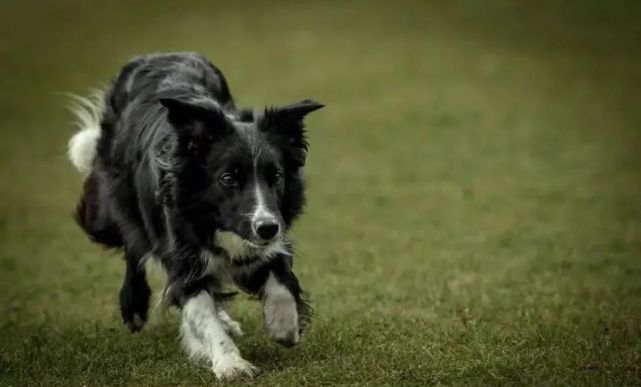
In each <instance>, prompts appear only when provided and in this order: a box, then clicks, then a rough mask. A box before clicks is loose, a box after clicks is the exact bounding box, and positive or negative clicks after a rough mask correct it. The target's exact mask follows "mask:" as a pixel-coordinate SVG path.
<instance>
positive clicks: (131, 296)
mask: <svg viewBox="0 0 641 387" xmlns="http://www.w3.org/2000/svg"><path fill="white" fill-rule="evenodd" d="M142 258H143V256H142V255H141V254H139V253H135V252H134V251H132V250H131V249H128V250H127V251H126V252H125V260H126V261H127V262H126V264H127V269H126V271H125V280H124V283H123V284H122V288H121V289H120V312H121V314H122V320H123V322H124V323H125V325H127V327H128V328H129V330H131V331H132V332H137V331H139V330H140V329H142V327H143V326H144V325H145V322H146V321H147V313H148V310H149V298H150V296H151V289H150V288H149V284H148V283H147V276H146V273H145V267H144V263H143V262H142Z"/></svg>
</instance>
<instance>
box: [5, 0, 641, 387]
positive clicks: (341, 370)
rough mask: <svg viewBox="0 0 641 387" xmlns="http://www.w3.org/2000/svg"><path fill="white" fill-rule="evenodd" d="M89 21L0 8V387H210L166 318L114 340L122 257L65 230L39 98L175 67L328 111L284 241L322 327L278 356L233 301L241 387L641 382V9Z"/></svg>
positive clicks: (331, 12) (115, 15)
mask: <svg viewBox="0 0 641 387" xmlns="http://www.w3.org/2000/svg"><path fill="white" fill-rule="evenodd" d="M95 3H96V4H93V5H90V4H89V2H82V1H73V2H72V1H66V0H65V1H58V2H49V3H48V4H46V3H43V2H37V1H34V0H26V1H20V2H18V1H15V0H12V1H5V2H4V3H3V5H1V6H0V80H1V82H0V84H1V85H2V91H1V92H0V187H1V188H0V385H7V386H9V385H13V386H33V385H60V386H81V385H89V386H99V385H144V384H150V385H183V386H193V385H211V384H215V383H216V381H215V378H214V376H213V374H212V373H211V372H210V371H209V370H208V369H206V368H205V367H202V366H199V365H196V364H193V363H190V362H189V361H187V360H186V359H185V356H184V355H183V354H182V353H181V352H180V351H178V350H177V349H178V342H177V340H176V338H177V324H178V315H177V313H176V312H175V311H169V312H161V311H156V312H155V313H154V314H153V316H152V319H151V322H150V324H149V325H148V326H147V328H146V329H145V330H144V331H143V332H142V333H140V334H137V335H133V336H132V335H130V334H129V333H128V332H127V331H126V330H125V329H124V327H123V326H122V325H121V323H120V321H119V315H118V308H117V292H118V289H119V286H120V282H121V277H122V271H123V265H122V262H121V259H120V258H119V257H118V256H117V255H116V254H113V253H109V252H105V251H102V250H101V249H100V248H98V247H96V246H92V245H91V244H89V243H88V242H87V240H86V238H85V236H84V235H83V234H82V233H81V231H80V230H79V229H78V227H76V226H75V225H74V223H73V222H72V220H71V216H70V214H71V212H72V209H73V207H74V203H75V200H76V199H77V197H78V195H79V192H80V187H81V177H80V176H79V175H78V174H77V173H75V171H74V170H73V169H72V167H71V166H70V165H69V163H68V162H67V161H66V160H65V156H64V153H65V145H66V141H67V139H68V138H69V136H70V135H71V133H72V126H71V125H70V122H69V121H70V120H71V117H70V115H69V114H68V113H67V112H66V111H65V109H64V98H62V97H61V96H59V95H58V94H56V93H57V92H75V93H83V92H85V91H86V90H87V89H88V88H90V87H92V86H96V85H99V84H100V83H104V82H106V81H108V80H109V78H110V77H111V76H112V75H113V74H115V72H116V71H117V70H118V66H119V65H120V64H122V63H123V62H124V61H126V60H127V59H128V58H129V57H130V56H133V55H135V54H139V53H143V52H149V51H169V50H196V51H201V52H203V53H205V54H207V55H208V56H210V57H211V58H212V59H213V60H214V62H216V63H217V64H219V65H220V67H221V68H222V69H223V71H224V72H225V74H226V76H227V78H228V80H229V82H230V85H231V87H232V91H233V92H234V94H235V96H236V98H237V100H238V102H239V103H240V104H241V105H255V106H262V105H264V104H276V103H286V102H291V101H295V100H297V99H301V98H307V97H313V98H316V99H318V100H319V101H322V102H324V103H326V104H327V108H326V109H324V110H322V111H320V112H319V113H317V114H314V115H313V117H311V118H310V120H309V123H310V128H311V130H310V136H311V144H312V147H311V152H310V155H309V160H308V171H307V172H308V177H309V183H310V184H309V185H310V192H309V206H308V209H307V214H306V215H305V216H304V217H303V218H302V220H301V221H300V222H299V223H298V224H297V225H296V228H295V231H294V233H295V237H296V239H297V240H298V246H299V248H300V251H301V254H300V256H299V257H298V258H297V260H296V270H297V272H298V274H299V277H300V278H301V280H302V283H303V284H304V285H305V287H306V289H307V290H308V291H309V293H310V294H311V297H312V299H313V301H314V306H315V309H316V311H317V318H316V319H315V320H314V322H313V325H312V327H311V330H310V331H309V332H308V334H307V335H306V337H305V341H304V343H303V344H302V345H300V346H299V347H297V348H295V349H292V350H285V349H282V348H280V347H278V346H277V345H276V344H273V343H271V342H269V341H268V340H267V338H266V337H265V334H264V333H263V331H262V321H261V312H260V306H259V305H258V304H257V303H256V302H254V301H251V300H249V299H247V298H245V297H240V299H239V300H238V302H236V303H235V305H234V306H233V308H232V312H233V313H232V314H233V315H234V317H236V318H237V319H239V320H240V321H241V323H242V324H243V327H244V329H245V332H246V336H245V337H244V338H242V339H240V340H238V341H237V342H238V344H239V346H240V349H241V351H242V353H243V354H244V355H245V357H246V358H248V359H249V360H250V361H252V362H253V363H255V364H256V365H258V366H259V367H261V368H262V369H263V371H264V372H263V374H262V375H261V376H260V377H259V378H258V379H256V380H255V381H254V383H255V384H257V385H302V384H308V385H321V384H323V385H329V384H353V385H384V384H388V385H419V384H421V385H422V384H448V385H449V384H487V385H496V384H534V385H558V384H590V385H594V384H611V385H622V384H639V383H641V259H640V258H641V256H640V255H641V254H640V252H641V249H640V247H641V157H640V153H639V152H640V149H641V133H640V132H639V126H640V124H641V109H640V107H641V70H640V68H639V63H640V62H639V60H640V59H641V55H640V54H639V53H640V52H641V51H639V47H640V46H639V44H640V42H641V40H640V39H641V25H640V24H639V22H638V15H639V14H640V11H641V7H639V6H638V5H636V4H633V2H631V1H628V2H625V1H615V2H608V3H605V2H598V1H594V2H592V1H590V2H588V1H585V2H580V3H579V2H577V3H579V4H580V6H571V5H568V4H566V2H562V1H543V2H526V1H521V2H514V1H508V0H504V1H487V2H476V1H472V0H468V1H455V2H450V3H449V5H444V3H440V4H430V3H426V2H418V1H417V2H412V3H404V4H396V5H386V4H385V3H383V2H380V3H373V2H366V1H362V2H360V1H356V2H345V3H342V2H341V3H338V2H337V3H335V4H334V5H330V4H327V3H326V2H317V3H306V2H305V3H304V4H303V2H294V1H291V2H279V3H271V2H270V4H272V5H270V6H268V5H267V2H263V3H258V2H246V3H245V2H237V3H236V4H233V5H230V4H227V5H219V6H211V5H209V4H208V3H207V2H204V1H203V2H200V3H193V4H191V5H190V6H187V5H185V3H184V2H168V1H167V2H154V3H153V4H154V5H153V6H151V5H147V6H142V5H133V4H127V5H126V6H125V3H133V2H124V1H109V2H100V4H98V2H95ZM150 4H151V3H150ZM390 4H391V3H390ZM155 284H156V286H155V288H156V289H158V288H159V286H160V281H155Z"/></svg>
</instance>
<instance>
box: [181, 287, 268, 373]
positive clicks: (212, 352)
mask: <svg viewBox="0 0 641 387" xmlns="http://www.w3.org/2000/svg"><path fill="white" fill-rule="evenodd" d="M214 303H215V301H214V299H213V298H212V297H211V295H210V294H209V293H208V292H206V291H204V290H203V291H201V292H200V293H197V294H196V295H194V296H192V297H190V298H188V299H187V300H186V301H185V303H184V304H183V306H182V325H181V335H182V339H183V343H184V345H185V348H186V349H187V351H188V352H189V354H190V355H191V356H193V357H196V358H204V359H206V360H208V361H210V362H211V366H212V369H213V371H214V373H215V374H216V377H217V378H218V379H221V380H230V379H236V378H238V377H242V376H248V377H253V376H254V375H256V374H257V373H258V369H257V368H256V367H254V366H253V365H252V364H251V363H249V362H248V361H246V360H245V359H243V358H242V357H241V356H240V352H239V351H238V348H237V347H236V345H235V344H234V342H233V341H232V339H231V338H230V337H229V335H228V334H227V332H226V329H225V326H224V323H223V322H222V321H220V319H219V317H218V314H217V312H216V306H215V304H214Z"/></svg>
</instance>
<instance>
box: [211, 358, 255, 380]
mask: <svg viewBox="0 0 641 387" xmlns="http://www.w3.org/2000/svg"><path fill="white" fill-rule="evenodd" d="M212 369H213V371H214V374H216V377H217V378H218V380H234V379H239V378H243V377H247V378H253V377H254V376H256V375H258V373H259V370H258V368H257V367H255V366H253V365H252V364H251V363H250V362H248V361H247V360H245V359H243V358H242V357H240V355H237V354H226V355H225V356H222V357H221V358H220V359H218V360H217V361H215V362H214V364H213V366H212Z"/></svg>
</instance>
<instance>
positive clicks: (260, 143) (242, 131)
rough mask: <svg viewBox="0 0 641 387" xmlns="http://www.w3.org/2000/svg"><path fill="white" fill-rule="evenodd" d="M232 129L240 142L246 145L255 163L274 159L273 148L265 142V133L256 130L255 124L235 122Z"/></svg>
mask: <svg viewBox="0 0 641 387" xmlns="http://www.w3.org/2000/svg"><path fill="white" fill-rule="evenodd" d="M234 127H235V128H236V132H237V133H238V135H239V137H240V138H241V140H242V141H244V142H245V144H246V145H247V147H248V149H249V151H250V152H251V155H252V159H253V160H254V161H255V162H261V161H266V160H269V159H270V158H272V157H276V155H275V152H274V148H273V147H272V146H271V145H270V143H269V142H268V141H267V137H266V135H265V133H263V132H261V131H260V129H258V126H257V125H256V123H255V122H238V121H236V122H234Z"/></svg>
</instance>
